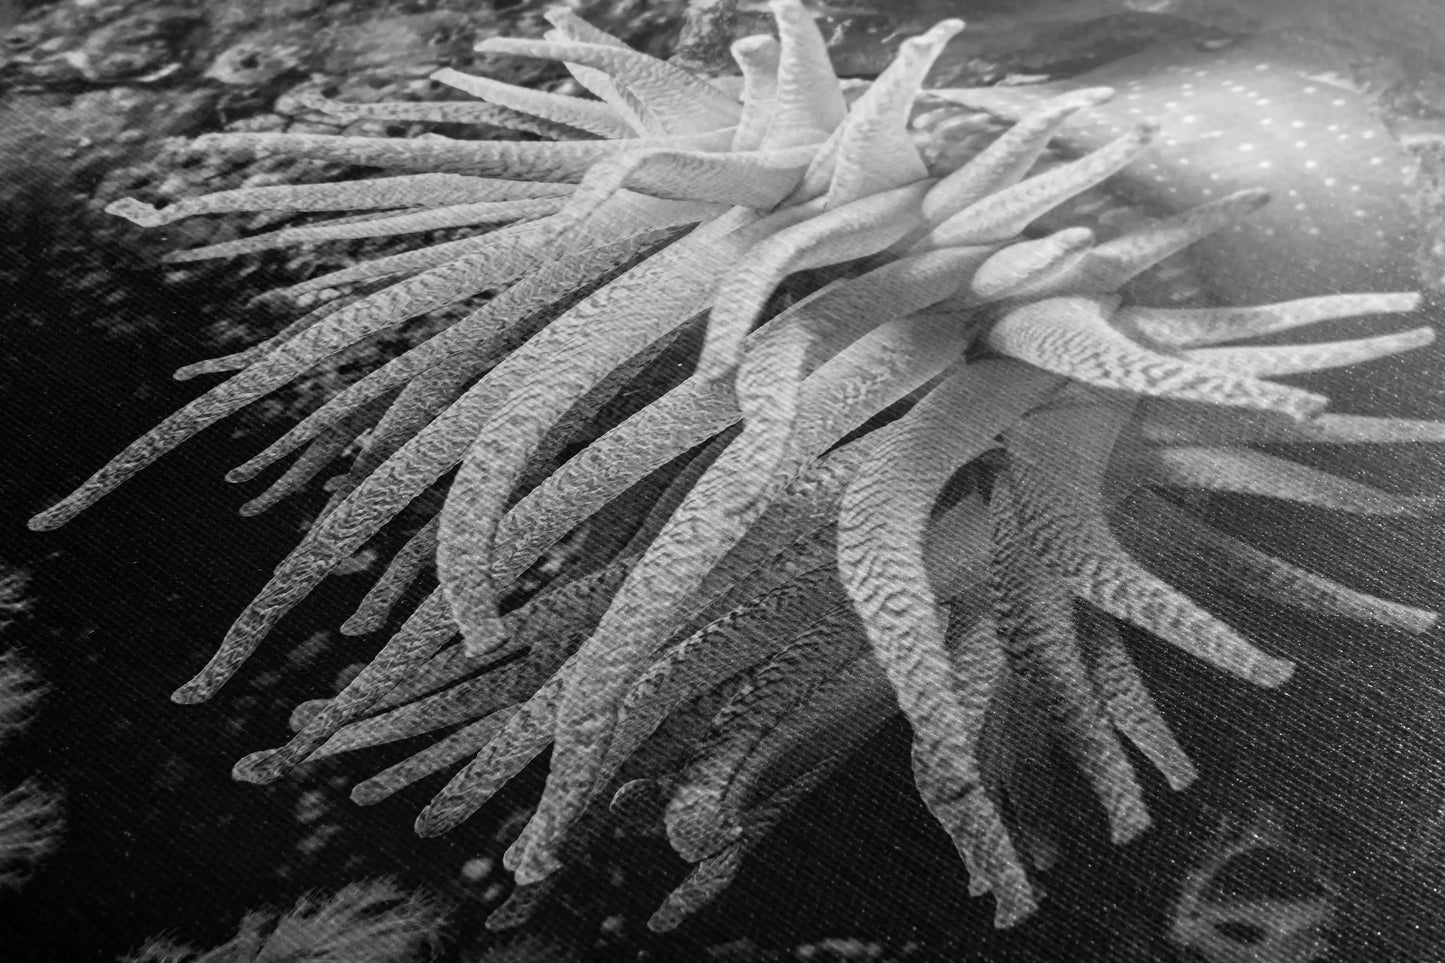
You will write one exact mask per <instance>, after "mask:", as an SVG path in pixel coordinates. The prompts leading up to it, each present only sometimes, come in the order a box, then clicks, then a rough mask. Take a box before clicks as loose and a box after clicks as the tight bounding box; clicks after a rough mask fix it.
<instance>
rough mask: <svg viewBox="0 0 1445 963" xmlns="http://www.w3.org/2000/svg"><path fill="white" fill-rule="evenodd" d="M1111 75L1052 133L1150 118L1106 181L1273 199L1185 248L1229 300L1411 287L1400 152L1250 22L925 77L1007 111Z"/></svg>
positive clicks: (1140, 196) (1405, 165) (1107, 134)
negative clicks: (1086, 61) (1138, 147)
mask: <svg viewBox="0 0 1445 963" xmlns="http://www.w3.org/2000/svg"><path fill="white" fill-rule="evenodd" d="M1095 86H1110V87H1114V88H1116V89H1117V90H1118V91H1119V96H1118V97H1117V98H1116V99H1115V100H1114V101H1113V102H1111V103H1109V104H1104V105H1100V106H1098V107H1094V108H1090V109H1088V110H1083V111H1079V112H1078V113H1077V114H1075V115H1074V117H1073V118H1072V119H1071V120H1070V121H1069V123H1068V125H1067V127H1066V129H1065V132H1064V135H1063V137H1062V142H1063V143H1064V145H1065V146H1066V147H1067V148H1068V149H1070V150H1073V151H1078V152H1084V151H1089V150H1093V149H1096V148H1097V147H1099V146H1100V145H1102V144H1103V143H1105V142H1107V141H1109V140H1111V139H1113V138H1114V137H1117V136H1118V135H1119V134H1120V133H1121V132H1122V131H1125V130H1127V129H1128V128H1129V127H1130V126H1131V125H1132V124H1135V123H1137V122H1138V121H1139V120H1141V119H1144V118H1150V117H1157V118H1160V119H1161V121H1162V125H1163V126H1162V129H1161V131H1160V136H1159V137H1158V138H1157V139H1156V140H1155V142H1154V144H1153V145H1152V147H1151V149H1150V151H1149V152H1148V153H1147V154H1145V155H1144V156H1143V157H1142V158H1140V159H1139V160H1138V161H1136V162H1135V163H1134V164H1133V165H1131V166H1130V167H1129V168H1128V169H1127V170H1126V171H1125V172H1124V173H1123V174H1122V175H1121V176H1120V177H1119V178H1117V179H1116V181H1115V184H1116V186H1117V187H1118V189H1119V190H1121V191H1124V192H1125V193H1126V194H1127V195H1128V196H1129V197H1130V199H1131V200H1135V201H1138V202H1142V203H1147V204H1157V205H1160V206H1163V207H1166V208H1169V209H1175V210H1178V209H1182V208H1186V207H1191V206H1193V205H1196V204H1201V203H1204V202H1206V201H1209V200H1212V199H1215V198H1218V197H1222V196H1224V195H1225V194H1228V193H1230V192H1231V191H1235V190H1239V189H1241V188H1243V187H1262V188H1264V189H1266V190H1268V191H1269V192H1270V194H1271V196H1272V198H1273V201H1272V203H1270V204H1269V205H1268V206H1267V207H1265V208H1264V209H1263V210H1261V211H1260V212H1259V213H1258V214H1257V215H1256V216H1254V217H1251V218H1249V219H1248V220H1247V221H1244V222H1241V223H1240V224H1239V225H1237V226H1236V227H1235V228H1233V229H1231V230H1229V231H1227V232H1224V233H1223V234H1221V235H1219V236H1218V237H1216V238H1212V239H1210V240H1208V241H1205V242H1203V243H1201V244H1199V245H1196V246H1195V247H1194V248H1193V255H1194V256H1195V257H1196V258H1197V259H1198V263H1199V264H1200V265H1201V268H1202V272H1203V274H1204V276H1205V278H1206V279H1207V280H1208V281H1210V282H1212V284H1211V286H1212V288H1213V290H1214V291H1215V293H1216V294H1217V295H1218V296H1219V297H1220V298H1221V299H1222V300H1225V301H1227V302H1229V303H1235V304H1245V303H1252V302H1257V301H1261V300H1268V299H1277V298H1288V297H1299V296H1301V295H1303V294H1305V293H1310V292H1313V293H1321V292H1338V291H1351V290H1367V291H1370V290H1373V291H1383V290H1393V289H1395V288H1400V287H1410V286H1412V285H1413V284H1414V283H1415V280H1414V277H1413V263H1414V252H1415V248H1416V245H1417V244H1418V231H1417V228H1416V225H1415V222H1414V217H1413V214H1412V213H1411V210H1410V207H1409V204H1408V203H1407V200H1406V187H1407V179H1408V178H1409V177H1410V176H1411V173H1412V171H1413V165H1412V162H1411V161H1410V159H1409V157H1408V156H1407V155H1406V154H1405V153H1404V152H1403V151H1402V150H1401V149H1400V148H1399V146H1398V145H1397V144H1396V143H1395V142H1394V141H1393V140H1392V139H1391V137H1390V135H1389V132H1388V131H1387V130H1386V129H1385V128H1384V127H1383V126H1382V125H1381V124H1379V123H1378V122H1377V121H1376V120H1375V119H1374V117H1373V116H1372V115H1371V113H1370V109H1369V104H1368V102H1367V101H1366V99H1365V98H1364V97H1363V96H1362V95H1361V94H1360V93H1359V92H1358V91H1356V90H1355V89H1353V88H1352V87H1350V86H1349V84H1348V83H1347V82H1346V81H1345V80H1343V79H1342V78H1340V77H1339V76H1337V75H1335V74H1332V73H1330V72H1328V71H1324V70H1321V69H1319V68H1317V67H1315V66H1312V65H1310V64H1307V63H1304V62H1301V60H1300V59H1299V55H1297V54H1294V53H1292V52H1291V51H1290V50H1289V49H1288V48H1287V47H1286V45H1284V44H1283V43H1282V42H1278V41H1275V40H1272V39H1271V38H1270V37H1266V36H1259V37H1252V38H1249V39H1248V40H1244V41H1241V42H1239V43H1237V44H1234V45H1232V46H1229V47H1227V48H1225V49H1222V50H1200V49H1198V48H1197V47H1196V46H1194V45H1193V44H1184V45H1169V46H1163V47H1159V48H1156V49H1153V50H1150V51H1148V52H1146V53H1142V54H1138V55H1136V56H1133V57H1128V58H1125V59H1123V60H1119V61H1116V62H1115V63H1112V64H1109V65H1108V66H1106V67H1103V68H1100V69H1098V70H1094V71H1091V72H1089V73H1087V74H1083V75H1081V76H1079V77H1075V78H1073V79H1071V80H1068V81H1063V82H1059V83H1049V84H1039V85H1034V86H1028V87H990V88H982V89H966V90H947V91H937V92H935V93H937V94H938V95H939V96H941V97H944V98H946V99H949V100H952V101H955V102H958V103H963V104H965V105H967V106H971V107H974V108H977V109H982V110H986V111H990V112H994V113H998V114H1001V115H1003V116H1006V117H1009V118H1013V117H1017V116H1019V115H1020V114H1021V113H1022V112H1023V111H1024V110H1026V109H1027V108H1028V107H1030V106H1032V105H1034V104H1037V103H1038V102H1039V101H1040V100H1041V99H1043V98H1045V97H1048V96H1053V95H1055V94H1058V93H1060V92H1062V91H1063V90H1068V89H1076V88H1083V87H1095Z"/></svg>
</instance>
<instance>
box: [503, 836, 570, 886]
mask: <svg viewBox="0 0 1445 963" xmlns="http://www.w3.org/2000/svg"><path fill="white" fill-rule="evenodd" d="M508 852H511V851H510V850H508ZM561 868H562V863H561V861H560V860H558V859H557V857H556V856H555V855H554V854H553V853H552V852H551V851H550V850H547V849H543V847H541V846H536V845H534V846H529V847H528V848H527V850H526V851H525V852H524V853H523V854H522V858H521V860H520V861H519V862H518V863H517V865H516V866H515V867H513V868H512V876H513V877H514V878H515V879H516V880H517V885H518V886H529V885H532V884H535V883H540V882H542V881H543V880H545V879H546V878H547V877H548V876H551V875H552V874H553V873H555V872H557V870H559V869H561Z"/></svg>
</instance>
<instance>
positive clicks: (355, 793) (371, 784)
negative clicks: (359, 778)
mask: <svg viewBox="0 0 1445 963" xmlns="http://www.w3.org/2000/svg"><path fill="white" fill-rule="evenodd" d="M390 795H391V791H390V790H389V789H387V788H386V787H385V786H383V785H381V784H380V783H378V782H377V781H376V780H375V779H367V780H365V781H364V782H359V783H357V784H356V785H354V786H352V787H351V801H352V802H353V803H355V804H356V805H358V806H374V805H376V804H377V803H379V802H381V801H382V800H383V799H385V798H386V797H388V796H390Z"/></svg>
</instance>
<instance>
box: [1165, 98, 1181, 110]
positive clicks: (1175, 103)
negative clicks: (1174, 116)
mask: <svg viewBox="0 0 1445 963" xmlns="http://www.w3.org/2000/svg"><path fill="white" fill-rule="evenodd" d="M1164 106H1165V107H1167V108H1169V109H1170V110H1173V109H1174V108H1176V107H1178V106H1179V101H1177V100H1166V101H1165V102H1164Z"/></svg>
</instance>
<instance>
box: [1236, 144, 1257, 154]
mask: <svg viewBox="0 0 1445 963" xmlns="http://www.w3.org/2000/svg"><path fill="white" fill-rule="evenodd" d="M1252 150H1254V145H1253V144H1240V145H1239V151H1240V153H1242V154H1248V153H1249V152H1250V151H1252Z"/></svg>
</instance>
